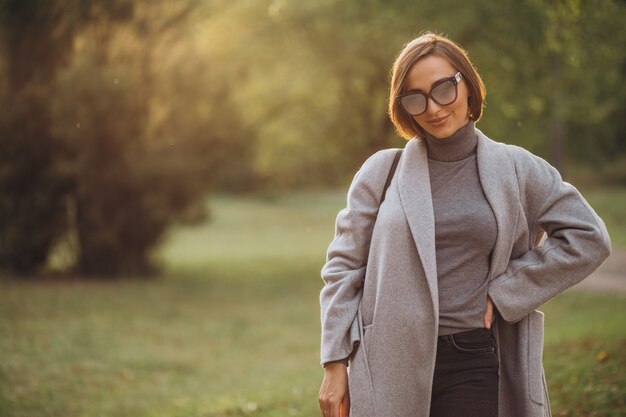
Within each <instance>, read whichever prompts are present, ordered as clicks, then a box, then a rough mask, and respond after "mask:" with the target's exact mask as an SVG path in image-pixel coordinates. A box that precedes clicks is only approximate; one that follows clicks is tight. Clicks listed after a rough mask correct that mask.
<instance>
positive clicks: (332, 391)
mask: <svg viewBox="0 0 626 417" xmlns="http://www.w3.org/2000/svg"><path fill="white" fill-rule="evenodd" d="M319 403H320V409H321V410H322V415H323V416H324V417H348V413H349V412H350V392H349V390H348V368H347V367H346V365H345V364H343V363H341V362H332V363H329V364H327V365H326V366H325V367H324V380H323V381H322V386H321V387H320V393H319ZM340 413H341V414H340Z"/></svg>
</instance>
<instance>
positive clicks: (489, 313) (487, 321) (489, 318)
mask: <svg viewBox="0 0 626 417" xmlns="http://www.w3.org/2000/svg"><path fill="white" fill-rule="evenodd" d="M491 323H493V301H491V297H489V296H487V307H485V317H483V324H484V326H485V329H491Z"/></svg>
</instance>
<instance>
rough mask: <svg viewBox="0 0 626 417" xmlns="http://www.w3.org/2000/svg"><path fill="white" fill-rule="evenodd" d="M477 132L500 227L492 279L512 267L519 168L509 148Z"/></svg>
mask: <svg viewBox="0 0 626 417" xmlns="http://www.w3.org/2000/svg"><path fill="white" fill-rule="evenodd" d="M476 133H477V134H478V145H477V148H476V155H477V156H476V160H477V162H478V177H479V178H480V183H481V185H482V188H483V192H484V193H485V196H486V197H487V201H488V202H489V205H490V206H491V209H492V210H493V213H494V215H495V217H496V223H497V224H498V235H497V236H496V243H495V246H494V248H493V252H492V254H491V264H490V267H489V279H491V278H493V277H496V276H498V275H500V274H501V273H503V272H504V271H505V270H506V267H507V265H508V264H509V258H510V255H511V249H512V247H513V241H514V240H515V236H514V233H515V227H516V225H517V218H518V216H519V210H520V207H521V204H520V197H519V186H518V184H517V174H516V173H515V166H514V164H513V159H512V158H511V156H510V155H509V153H508V151H507V149H506V147H505V146H502V144H499V143H497V142H494V141H492V140H491V139H489V138H488V137H487V136H485V135H484V134H483V133H482V132H481V131H480V130H478V129H476Z"/></svg>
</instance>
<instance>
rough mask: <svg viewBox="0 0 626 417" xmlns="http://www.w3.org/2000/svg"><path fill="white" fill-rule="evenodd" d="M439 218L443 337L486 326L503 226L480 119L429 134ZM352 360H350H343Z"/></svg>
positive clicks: (437, 242)
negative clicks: (484, 161) (489, 192)
mask: <svg viewBox="0 0 626 417" xmlns="http://www.w3.org/2000/svg"><path fill="white" fill-rule="evenodd" d="M425 140H426V146H427V150H428V172H429V175H430V188H431V193H432V201H433V211H434V216H435V250H436V258H437V278H438V288H439V335H446V334H452V333H458V332H462V331H465V330H471V329H476V328H482V327H484V325H483V316H484V313H485V306H486V303H487V286H488V282H487V276H488V272H489V263H490V260H491V251H492V250H493V247H494V245H495V243H496V234H497V224H496V219H495V216H494V214H493V211H492V210H491V206H490V205H489V203H488V201H487V198H486V197H485V194H484V192H483V189H482V186H481V184H480V179H479V177H478V164H477V161H476V147H477V145H478V136H477V135H476V129H475V126H474V121H471V120H470V122H469V123H467V124H466V125H465V126H463V127H461V128H460V129H459V130H457V131H456V132H455V133H454V134H452V136H449V137H447V138H442V139H437V138H435V137H433V136H431V135H429V134H426V138H425ZM333 362H343V363H345V364H347V363H348V358H345V359H343V360H341V361H333Z"/></svg>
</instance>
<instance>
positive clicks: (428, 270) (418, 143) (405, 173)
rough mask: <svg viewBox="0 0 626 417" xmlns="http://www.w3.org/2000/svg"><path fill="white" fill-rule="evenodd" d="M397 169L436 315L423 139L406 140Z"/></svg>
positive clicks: (430, 205)
mask: <svg viewBox="0 0 626 417" xmlns="http://www.w3.org/2000/svg"><path fill="white" fill-rule="evenodd" d="M398 169H399V175H398V189H399V193H400V201H401V203H402V208H403V209H404V213H405V215H406V218H407V221H408V223H409V228H410V229H411V235H413V240H414V241H415V246H416V247H417V251H418V253H419V256H420V260H421V262H422V267H423V268H424V272H425V274H426V279H427V281H428V287H429V289H430V295H431V298H432V301H433V308H434V313H435V317H438V316H439V314H438V311H439V297H438V292H437V259H436V258H435V218H434V215H433V202H432V194H431V191H430V176H429V174H428V157H427V154H426V143H425V142H424V141H423V140H421V139H413V140H410V141H409V142H408V143H407V144H406V147H405V148H404V154H403V156H402V160H401V162H400V166H399V168H398Z"/></svg>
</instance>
